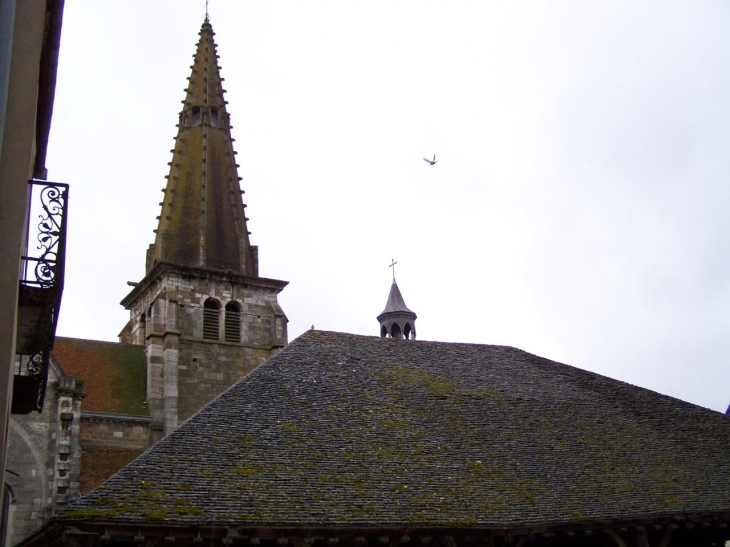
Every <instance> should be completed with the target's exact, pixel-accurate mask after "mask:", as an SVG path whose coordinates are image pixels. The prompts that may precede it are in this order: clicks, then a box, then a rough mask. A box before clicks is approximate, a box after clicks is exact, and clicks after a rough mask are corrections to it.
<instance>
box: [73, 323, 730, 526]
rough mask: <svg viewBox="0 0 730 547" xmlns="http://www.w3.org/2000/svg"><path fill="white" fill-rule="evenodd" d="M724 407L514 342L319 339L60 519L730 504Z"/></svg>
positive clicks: (559, 518)
mask: <svg viewBox="0 0 730 547" xmlns="http://www.w3.org/2000/svg"><path fill="white" fill-rule="evenodd" d="M729 454H730V421H728V418H727V417H726V416H724V415H723V414H721V413H718V412H713V411H711V410H708V409H705V408H701V407H698V406H694V405H691V404H689V403H685V402H682V401H679V400H676V399H673V398H670V397H666V396H663V395H659V394H657V393H654V392H651V391H648V390H645V389H642V388H638V387H635V386H631V385H628V384H625V383H622V382H619V381H616V380H612V379H609V378H605V377H602V376H599V375H596V374H593V373H590V372H586V371H583V370H580V369H577V368H573V367H570V366H567V365H563V364H560V363H556V362H553V361H550V360H548V359H544V358H541V357H537V356H535V355H531V354H529V353H526V352H524V351H520V350H518V349H514V348H510V347H504V346H487V345H474V344H452V343H439V342H424V341H409V340H392V339H383V338H374V337H365V336H357V335H349V334H339V333H331V332H321V331H310V332H308V333H307V334H305V335H303V336H301V337H300V338H298V339H297V340H295V341H294V342H292V343H291V344H290V345H289V346H287V347H286V348H285V349H283V350H282V351H281V352H280V353H278V354H277V355H276V356H274V357H272V358H271V359H270V360H269V361H267V362H266V363H265V364H264V365H262V366H261V367H259V368H258V369H257V370H255V371H254V372H253V373H251V374H250V375H249V376H247V377H246V378H244V379H242V380H241V381H239V382H238V383H236V384H235V385H234V386H232V387H231V388H230V389H229V390H227V391H226V392H224V393H223V394H222V395H220V396H219V397H218V398H217V399H215V400H214V401H213V402H211V403H210V404H209V405H208V406H206V407H204V408H203V409H201V410H200V411H199V412H198V413H197V414H195V415H194V416H193V417H192V418H191V419H190V420H188V421H187V422H185V423H184V424H182V425H181V426H180V427H179V428H178V429H177V430H176V431H175V432H173V433H172V434H171V435H170V436H168V437H167V438H165V439H163V440H162V441H161V442H159V443H158V444H157V445H156V446H154V447H153V448H152V449H150V450H149V451H148V452H146V453H145V454H143V455H142V456H140V457H139V458H138V459H136V460H135V461H134V462H132V463H131V464H130V465H128V466H127V467H125V468H124V469H122V470H121V471H120V472H119V473H117V474H116V475H115V476H113V477H112V478H111V479H109V480H108V481H107V482H106V483H105V484H103V485H102V486H100V487H99V488H97V489H96V490H94V491H92V492H91V493H89V494H87V495H85V496H83V497H81V498H79V499H78V500H76V501H75V502H74V503H73V504H72V505H71V506H70V507H69V510H68V511H67V513H66V516H65V517H61V518H62V519H64V518H65V519H77V518H93V517H95V518H103V519H104V520H105V521H124V522H145V521H147V522H149V521H167V522H181V523H182V522H189V523H198V524H200V523H217V524H226V523H230V524H236V525H245V526H267V525H277V526H328V525H332V526H409V527H412V526H470V525H479V526H484V527H494V528H517V527H529V526H545V525H559V524H565V523H571V522H590V521H601V520H612V519H628V518H643V517H652V516H664V515H672V514H679V513H685V512H700V513H706V512H719V511H728V510H730V478H729V477H730V457H729V456H728V455H729Z"/></svg>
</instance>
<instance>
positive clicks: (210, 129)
mask: <svg viewBox="0 0 730 547" xmlns="http://www.w3.org/2000/svg"><path fill="white" fill-rule="evenodd" d="M199 35H200V40H199V41H198V43H197V51H196V52H195V55H194V56H193V57H194V61H193V64H192V66H191V67H190V68H191V69H192V73H191V75H190V77H189V78H188V80H189V83H188V86H187V88H186V89H185V92H186V96H185V100H184V101H183V109H182V111H181V112H180V120H179V123H178V134H177V137H176V138H175V148H174V149H173V150H172V161H171V162H170V174H169V175H168V177H167V179H168V180H167V186H166V188H165V190H164V199H163V200H162V203H161V206H162V212H161V214H160V216H159V217H158V219H159V223H158V227H157V230H156V232H157V236H156V238H155V243H154V245H153V246H151V249H150V254H149V255H148V256H149V260H148V265H147V271H148V272H149V271H150V270H151V269H152V267H153V266H154V265H155V264H156V263H157V262H168V263H172V264H176V265H179V266H191V267H199V268H208V269H216V270H231V271H233V272H236V273H239V274H243V275H246V276H250V277H258V265H257V256H256V255H257V252H256V251H257V249H256V247H251V245H250V243H249V239H248V235H249V232H248V230H247V227H246V221H247V220H248V219H247V218H246V217H245V214H244V207H246V206H245V205H244V204H243V202H242V200H241V194H242V193H243V192H242V191H241V190H240V187H239V181H240V180H241V179H240V178H239V177H238V170H237V168H238V164H236V161H235V154H236V152H235V151H234V150H233V139H232V138H231V133H230V129H231V126H230V117H229V115H228V112H227V111H226V104H227V101H226V100H225V99H224V97H223V94H224V93H225V90H224V89H223V86H222V82H223V78H221V76H220V67H219V66H218V55H217V53H216V46H215V42H214V40H213V36H214V35H215V33H214V32H213V28H212V26H211V25H210V22H209V20H208V18H207V17H206V19H205V21H204V22H203V25H202V27H201V29H200V33H199Z"/></svg>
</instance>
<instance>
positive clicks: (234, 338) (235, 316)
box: [225, 302, 241, 342]
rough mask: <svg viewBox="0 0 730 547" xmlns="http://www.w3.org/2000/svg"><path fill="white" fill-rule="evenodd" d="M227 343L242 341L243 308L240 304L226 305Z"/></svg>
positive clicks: (231, 303) (230, 303)
mask: <svg viewBox="0 0 730 547" xmlns="http://www.w3.org/2000/svg"><path fill="white" fill-rule="evenodd" d="M225 329H226V342H240V341H241V306H240V305H239V304H238V302H229V303H228V304H226V326H225Z"/></svg>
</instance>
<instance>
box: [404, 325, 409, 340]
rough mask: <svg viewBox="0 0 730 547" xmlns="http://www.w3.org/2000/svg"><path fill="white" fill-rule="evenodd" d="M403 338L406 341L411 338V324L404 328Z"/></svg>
mask: <svg viewBox="0 0 730 547" xmlns="http://www.w3.org/2000/svg"><path fill="white" fill-rule="evenodd" d="M403 338H405V339H406V340H409V339H410V338H411V325H410V323H406V324H405V325H404V326H403Z"/></svg>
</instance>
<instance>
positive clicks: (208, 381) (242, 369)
mask: <svg viewBox="0 0 730 547" xmlns="http://www.w3.org/2000/svg"><path fill="white" fill-rule="evenodd" d="M283 286H284V283H283V282H279V281H273V280H266V279H260V278H247V277H243V276H240V275H235V274H228V273H224V272H216V271H211V270H203V269H193V268H181V267H175V266H171V265H165V266H164V267H158V269H157V270H154V271H153V272H151V274H150V276H149V278H148V280H147V281H146V282H145V284H144V286H143V287H144V288H142V287H140V289H141V290H140V289H137V290H135V291H134V292H133V293H132V295H130V296H131V298H130V297H128V298H130V302H129V303H128V304H127V307H128V309H129V310H130V327H131V328H130V332H131V338H132V340H133V341H134V342H135V343H141V342H144V343H145V346H146V352H147V404H148V408H149V411H150V415H151V417H152V423H151V430H152V434H151V438H152V442H156V441H157V440H158V439H159V438H160V436H162V435H167V434H168V433H170V432H171V431H172V430H174V429H175V428H176V427H177V426H178V424H179V423H180V422H181V421H183V420H185V419H187V418H189V417H190V416H192V414H194V413H195V412H196V411H197V410H198V409H200V408H201V407H202V406H204V405H205V404H207V403H208V402H210V401H211V400H212V399H213V398H215V397H216V396H217V395H219V394H220V393H221V392H223V391H224V390H226V389H227V388H228V387H230V386H231V385H232V384H233V383H235V382H236V381H237V380H239V379H240V378H242V377H243V376H245V375H246V374H248V373H249V372H251V371H252V370H253V369H254V368H256V367H257V366H258V365H260V364H261V363H263V362H264V361H265V360H266V359H268V358H269V357H271V355H273V354H274V353H275V352H276V351H278V350H279V349H280V348H282V347H284V346H285V345H286V343H287V330H286V322H287V319H286V316H285V315H284V313H283V312H282V310H281V308H280V307H279V304H278V302H277V294H278V292H279V291H280V290H281V288H283ZM209 298H213V299H215V300H216V301H217V302H218V304H219V306H220V310H219V312H218V337H217V339H213V338H205V337H204V332H203V330H204V329H203V325H204V304H205V302H206V300H208V299H209ZM231 302H235V303H236V304H237V306H238V308H239V309H240V310H241V311H240V315H239V318H240V326H239V329H240V330H239V334H240V342H233V341H226V340H225V321H226V312H225V307H226V305H227V304H229V303H231ZM155 431H157V432H159V433H155Z"/></svg>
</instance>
